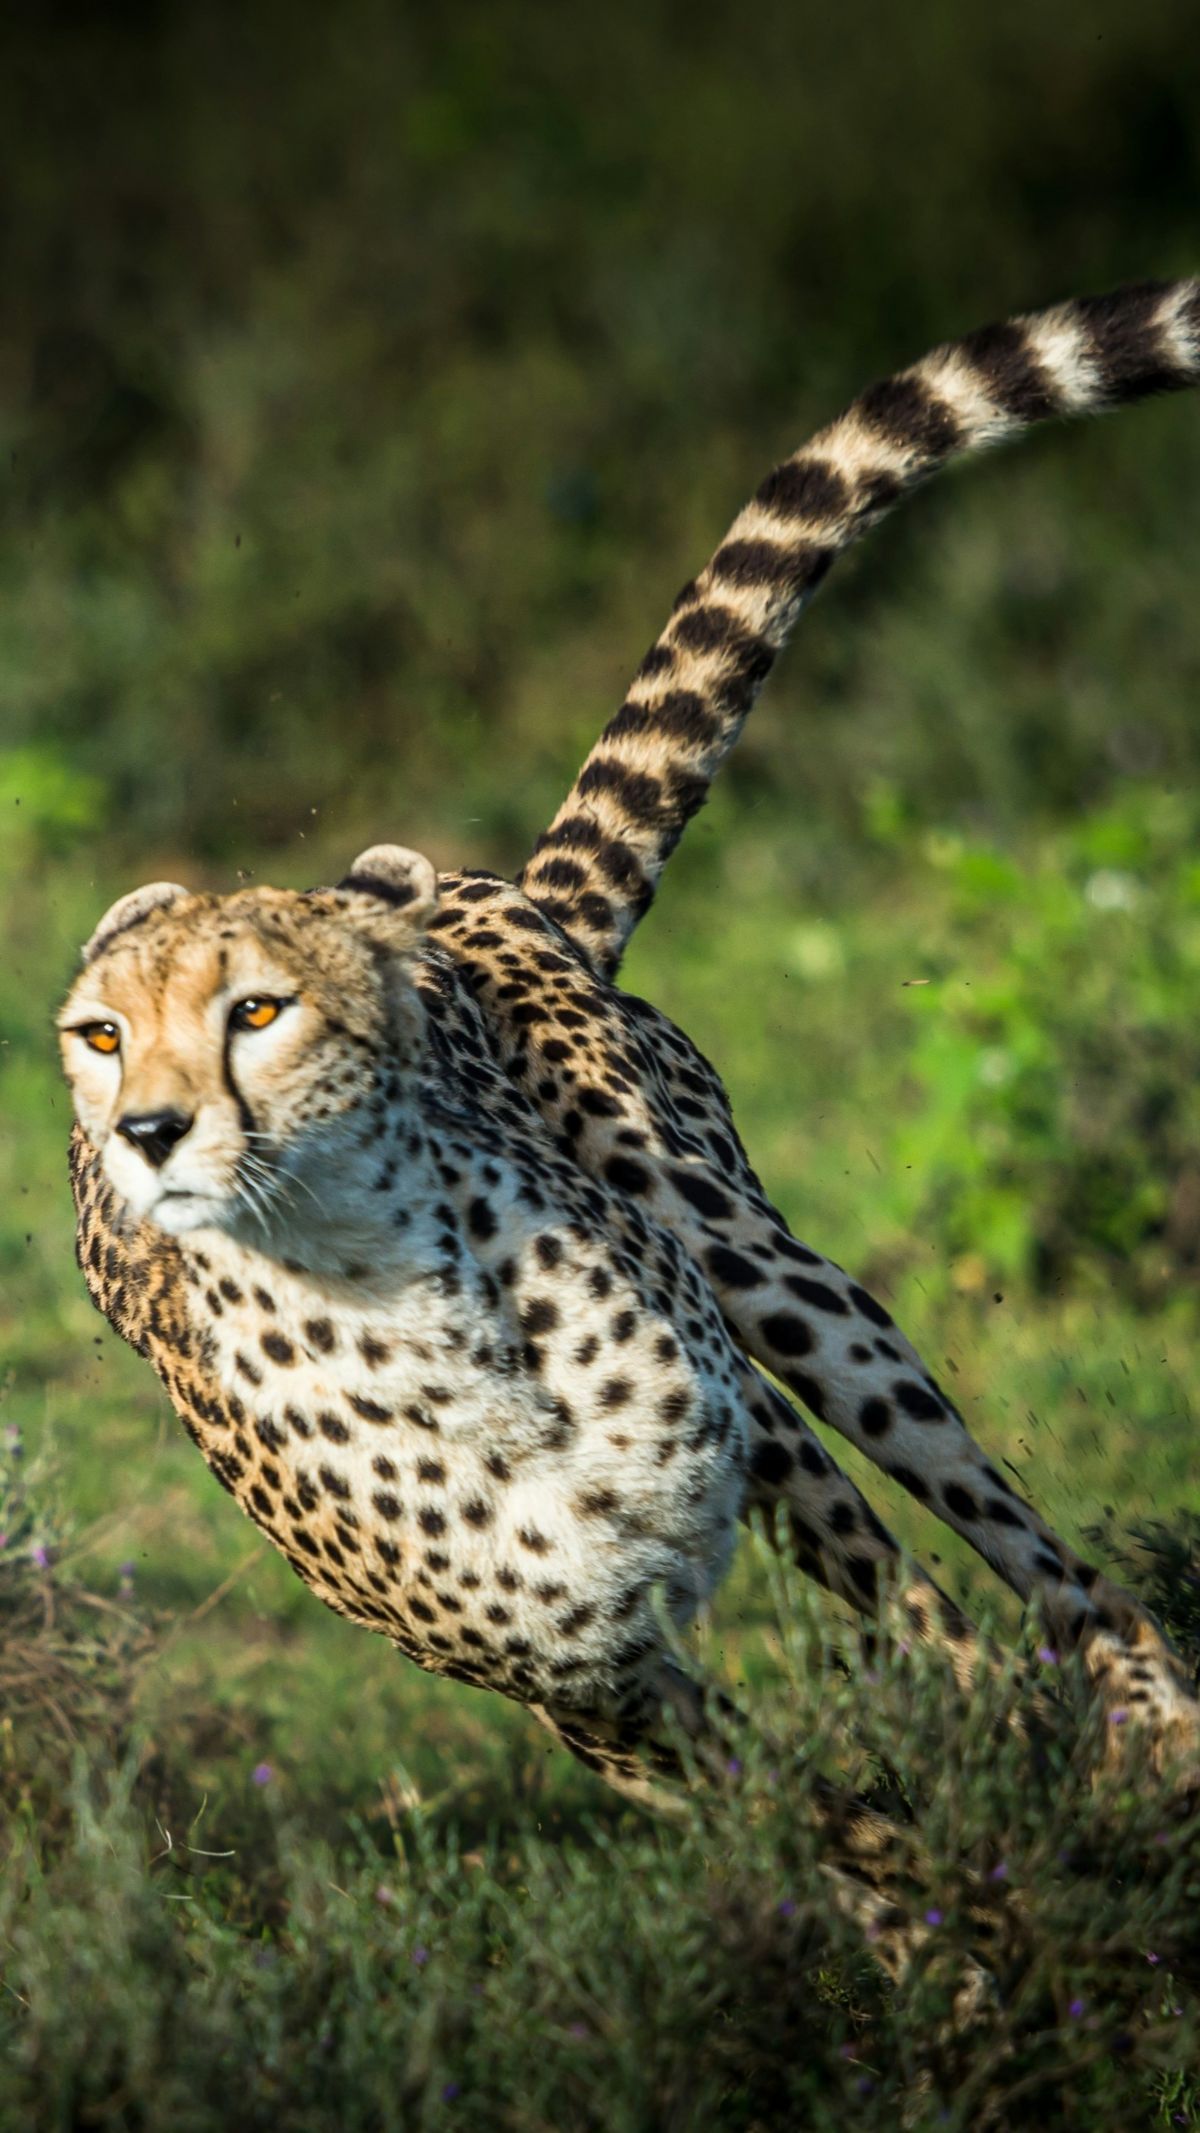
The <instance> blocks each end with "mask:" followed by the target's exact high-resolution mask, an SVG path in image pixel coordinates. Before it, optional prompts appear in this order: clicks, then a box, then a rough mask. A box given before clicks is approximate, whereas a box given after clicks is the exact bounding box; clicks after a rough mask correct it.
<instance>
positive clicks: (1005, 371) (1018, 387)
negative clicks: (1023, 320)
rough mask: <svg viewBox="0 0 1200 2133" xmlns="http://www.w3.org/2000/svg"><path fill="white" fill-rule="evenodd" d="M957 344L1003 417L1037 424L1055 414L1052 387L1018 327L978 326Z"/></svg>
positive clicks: (1024, 335)
mask: <svg viewBox="0 0 1200 2133" xmlns="http://www.w3.org/2000/svg"><path fill="white" fill-rule="evenodd" d="M959 345H960V347H961V349H962V353H963V355H964V356H965V357H966V359H967V361H968V363H970V364H971V365H972V366H973V368H974V369H975V370H976V371H977V372H978V373H979V376H980V377H981V378H982V380H983V383H984V385H985V386H986V388H987V391H988V392H989V393H990V394H991V397H992V399H993V400H995V402H996V403H997V405H998V406H999V407H1001V408H1003V410H1004V412H1005V414H1006V415H1013V416H1015V417H1016V419H1017V421H1018V422H1041V421H1043V420H1044V419H1045V417H1046V416H1047V415H1052V414H1054V413H1055V412H1056V408H1057V401H1056V399H1055V394H1054V388H1053V386H1052V385H1051V382H1050V379H1049V378H1048V377H1047V375H1046V373H1045V371H1044V370H1043V369H1042V366H1041V364H1040V363H1039V362H1038V361H1037V359H1036V357H1035V356H1034V354H1033V351H1032V350H1031V348H1030V346H1029V340H1028V337H1027V335H1026V334H1025V332H1024V331H1023V329H1022V328H1021V327H1020V326H1015V325H1013V324H1011V323H1010V322H1006V323H1004V324H1003V325H998V326H981V327H980V328H979V330H978V331H977V332H975V333H968V334H967V335H966V337H965V338H964V339H963V340H962V341H961V342H960V344H959Z"/></svg>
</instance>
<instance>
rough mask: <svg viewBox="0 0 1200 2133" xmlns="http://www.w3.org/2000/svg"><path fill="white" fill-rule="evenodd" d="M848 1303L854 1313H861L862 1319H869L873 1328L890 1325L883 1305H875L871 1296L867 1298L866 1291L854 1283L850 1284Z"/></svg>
mask: <svg viewBox="0 0 1200 2133" xmlns="http://www.w3.org/2000/svg"><path fill="white" fill-rule="evenodd" d="M850 1301H851V1303H852V1304H853V1305H854V1308H855V1310H856V1311H861V1312H862V1315H863V1317H864V1318H869V1319H870V1321H871V1324H872V1325H873V1326H890V1325H891V1324H892V1319H891V1315H890V1313H889V1312H887V1311H885V1310H884V1308H883V1305H882V1304H881V1303H876V1301H875V1298H874V1297H873V1296H868V1294H867V1292H866V1290H865V1289H860V1288H859V1287H858V1286H857V1285H856V1284H855V1283H854V1282H851V1284H850Z"/></svg>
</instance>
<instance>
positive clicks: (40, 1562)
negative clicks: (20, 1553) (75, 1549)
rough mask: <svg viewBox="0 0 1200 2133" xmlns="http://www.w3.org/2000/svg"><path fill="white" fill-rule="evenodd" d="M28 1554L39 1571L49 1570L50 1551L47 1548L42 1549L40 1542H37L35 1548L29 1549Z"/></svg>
mask: <svg viewBox="0 0 1200 2133" xmlns="http://www.w3.org/2000/svg"><path fill="white" fill-rule="evenodd" d="M29 1553H30V1555H31V1556H32V1557H33V1560H34V1562H35V1563H36V1564H37V1566H38V1569H39V1570H49V1568H50V1550H49V1549H48V1548H43V1546H42V1543H41V1542H40V1541H39V1542H38V1544H37V1547H36V1548H31V1549H30V1551H29Z"/></svg>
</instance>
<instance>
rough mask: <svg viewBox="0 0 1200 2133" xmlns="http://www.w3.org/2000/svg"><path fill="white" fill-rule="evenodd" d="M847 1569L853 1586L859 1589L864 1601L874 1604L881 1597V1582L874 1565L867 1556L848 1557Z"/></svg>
mask: <svg viewBox="0 0 1200 2133" xmlns="http://www.w3.org/2000/svg"><path fill="white" fill-rule="evenodd" d="M846 1568H847V1570H848V1571H849V1573H850V1578H851V1581H852V1582H853V1584H855V1585H856V1586H857V1587H858V1590H859V1592H860V1593H861V1594H862V1597H863V1599H864V1600H867V1601H870V1602H874V1601H875V1600H877V1599H878V1597H879V1582H878V1578H877V1575H876V1569H875V1565H874V1563H873V1562H872V1561H871V1560H870V1558H869V1557H868V1556H865V1555H848V1556H847V1557H846Z"/></svg>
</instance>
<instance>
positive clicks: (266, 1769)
mask: <svg viewBox="0 0 1200 2133" xmlns="http://www.w3.org/2000/svg"><path fill="white" fill-rule="evenodd" d="M274 1775H275V1772H274V1771H273V1770H272V1768H271V1765H270V1763H256V1764H255V1765H254V1768H253V1770H252V1771H251V1772H250V1781H251V1783H252V1784H254V1785H269V1784H270V1782H271V1779H272V1778H273V1777H274Z"/></svg>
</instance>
